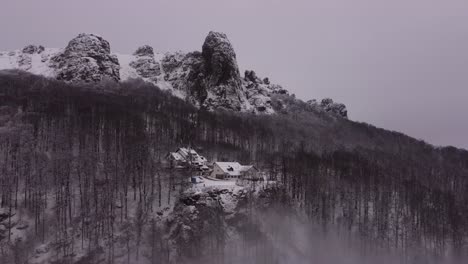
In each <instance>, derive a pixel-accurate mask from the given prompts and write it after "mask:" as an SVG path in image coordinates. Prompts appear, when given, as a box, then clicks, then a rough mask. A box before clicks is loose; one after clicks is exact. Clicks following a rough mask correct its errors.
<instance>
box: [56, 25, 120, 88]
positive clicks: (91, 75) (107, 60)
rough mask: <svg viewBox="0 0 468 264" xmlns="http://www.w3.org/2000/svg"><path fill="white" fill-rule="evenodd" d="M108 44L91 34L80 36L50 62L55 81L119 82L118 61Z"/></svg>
mask: <svg viewBox="0 0 468 264" xmlns="http://www.w3.org/2000/svg"><path fill="white" fill-rule="evenodd" d="M110 51H111V50H110V45H109V42H107V41H106V40H104V39H103V38H102V37H100V36H97V35H93V34H80V35H78V37H76V38H74V39H72V40H71V41H70V42H69V43H68V46H67V47H66V48H65V50H64V51H63V52H61V53H59V54H57V55H56V56H54V57H53V58H52V59H51V61H52V67H54V68H56V69H57V79H58V80H63V81H67V82H99V81H101V80H103V79H105V78H108V79H111V80H114V81H119V80H120V74H119V69H120V66H119V61H118V59H117V57H116V56H115V55H112V54H111V52H110Z"/></svg>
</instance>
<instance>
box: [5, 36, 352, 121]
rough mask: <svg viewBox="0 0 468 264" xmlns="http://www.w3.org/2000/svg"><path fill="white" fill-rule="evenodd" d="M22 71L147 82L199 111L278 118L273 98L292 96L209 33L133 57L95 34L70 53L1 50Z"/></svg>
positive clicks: (325, 106)
mask: <svg viewBox="0 0 468 264" xmlns="http://www.w3.org/2000/svg"><path fill="white" fill-rule="evenodd" d="M2 69H20V70H23V71H28V72H31V73H33V74H37V75H43V76H45V77H49V78H55V79H58V80H63V81H66V82H100V81H102V80H113V81H125V80H129V79H137V78H140V79H143V80H144V81H146V82H150V83H153V84H155V85H157V86H158V87H159V88H161V89H166V90H169V91H171V92H172V93H173V94H174V95H175V96H178V97H180V98H182V99H185V100H188V101H189V102H191V103H192V104H194V105H195V106H197V107H201V108H205V109H208V110H214V109H218V108H223V109H229V110H234V111H242V112H249V113H261V114H273V113H275V110H274V107H273V106H272V97H273V96H274V95H276V94H277V95H284V96H286V97H287V96H288V95H289V92H288V91H287V90H286V89H284V88H283V87H282V86H280V85H277V84H273V83H271V81H270V79H269V78H263V79H262V78H261V77H260V76H257V74H256V73H255V71H245V73H244V76H243V77H241V75H240V73H239V67H238V65H237V59H236V53H235V51H234V48H233V46H232V44H231V42H230V41H229V39H228V38H227V36H226V35H225V34H223V33H219V32H209V34H208V36H207V37H206V39H205V41H204V43H203V45H202V49H201V51H194V52H172V53H166V54H161V53H156V52H154V50H153V48H152V47H151V46H148V45H144V46H141V47H139V48H138V49H137V50H136V51H135V52H134V53H133V54H118V53H114V54H113V53H111V48H110V44H109V42H108V41H106V40H105V39H103V38H102V37H100V36H97V35H94V34H80V35H78V36H77V37H76V38H74V39H72V40H71V41H70V42H69V44H68V46H67V47H66V48H65V49H50V48H44V47H43V46H41V45H28V46H26V47H24V48H23V49H22V50H15V51H10V52H0V70H2ZM309 104H310V105H311V106H313V107H314V108H317V109H319V110H321V111H322V110H323V111H326V112H329V113H331V114H333V115H337V116H341V117H345V118H346V117H347V110H346V106H345V105H343V104H339V103H334V102H333V100H331V99H329V100H328V99H325V100H324V101H322V102H321V103H318V102H316V101H315V102H309Z"/></svg>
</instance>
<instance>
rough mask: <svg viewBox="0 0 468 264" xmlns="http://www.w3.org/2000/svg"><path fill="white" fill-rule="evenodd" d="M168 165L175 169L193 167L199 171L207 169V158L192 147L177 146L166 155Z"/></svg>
mask: <svg viewBox="0 0 468 264" xmlns="http://www.w3.org/2000/svg"><path fill="white" fill-rule="evenodd" d="M167 159H168V160H169V163H170V167H171V168H175V169H184V168H194V169H198V170H201V171H207V170H209V168H208V166H206V163H207V159H206V158H205V157H203V156H201V155H199V154H198V153H197V152H196V151H195V150H194V149H192V148H179V149H177V150H176V151H175V152H170V153H169V154H168V155H167Z"/></svg>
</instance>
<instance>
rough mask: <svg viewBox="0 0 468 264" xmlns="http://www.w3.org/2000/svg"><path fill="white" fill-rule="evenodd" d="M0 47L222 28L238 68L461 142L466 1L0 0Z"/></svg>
mask: <svg viewBox="0 0 468 264" xmlns="http://www.w3.org/2000/svg"><path fill="white" fill-rule="evenodd" d="M1 2H2V3H1V5H0V6H1V10H0V25H1V26H0V36H1V37H0V40H1V41H0V50H11V49H18V48H21V47H23V46H24V45H26V44H29V43H36V44H42V45H44V46H47V47H64V46H65V45H66V44H67V42H68V41H69V40H70V39H71V38H73V37H74V36H75V35H77V34H78V33H81V32H86V33H97V34H100V35H102V36H103V37H104V38H105V39H107V40H108V41H109V42H110V43H111V48H112V51H113V52H122V53H130V52H133V51H134V50H135V49H136V47H138V46H139V45H142V44H150V45H151V46H153V47H154V49H155V50H156V51H159V52H166V51H175V50H185V51H192V50H201V45H202V43H203V40H204V38H205V36H206V34H207V33H208V32H209V31H210V30H216V31H222V32H225V33H226V34H227V35H228V37H229V39H230V40H231V42H232V43H233V45H234V48H235V50H236V53H237V58H238V63H239V66H240V67H241V70H242V71H243V70H245V69H253V70H255V71H256V72H257V75H259V76H261V77H266V76H268V77H270V79H271V80H272V81H273V82H275V83H279V84H282V85H283V86H284V87H285V88H287V89H288V90H290V91H291V92H292V93H295V94H296V95H297V96H298V97H300V98H302V99H305V100H306V99H311V98H318V99H321V98H323V97H331V98H333V99H335V101H339V102H343V103H345V104H346V105H347V106H348V111H349V114H350V118H351V119H353V120H357V121H364V122H367V123H371V124H374V125H376V126H379V127H383V128H386V129H390V130H396V131H401V132H404V133H406V134H408V135H410V136H413V137H416V138H420V139H424V140H426V141H428V142H429V143H432V144H435V145H454V146H458V147H463V148H466V149H468V116H467V112H468V1H466V0H438V1H434V0H385V1H382V0H304V1H303V0H288V1H285V0H283V1H279V0H276V1H275V0H270V1H267V0H230V1H224V0H145V1H143V0H132V1H129V0H128V1H123V0H80V1H68V0H40V1H37V0H29V1H26V0H23V1H19V0H1Z"/></svg>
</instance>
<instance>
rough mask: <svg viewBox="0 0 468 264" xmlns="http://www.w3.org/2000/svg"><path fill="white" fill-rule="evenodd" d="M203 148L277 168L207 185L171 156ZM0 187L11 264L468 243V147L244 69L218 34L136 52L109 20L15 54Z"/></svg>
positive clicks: (462, 246)
mask: <svg viewBox="0 0 468 264" xmlns="http://www.w3.org/2000/svg"><path fill="white" fill-rule="evenodd" d="M185 146H188V147H190V148H193V149H196V150H197V151H198V152H199V153H201V154H202V155H203V156H204V157H206V158H207V160H208V161H210V163H213V162H215V161H236V162H240V163H241V164H250V165H253V166H254V167H255V168H257V169H258V170H259V171H260V172H261V174H262V175H263V176H262V177H264V179H266V180H264V181H261V182H256V181H252V183H249V184H247V185H245V186H241V185H237V184H231V185H228V186H225V185H223V184H222V183H220V184H215V185H211V186H210V185H209V184H208V183H203V185H202V184H197V183H191V182H190V177H191V176H192V175H193V174H194V173H195V171H194V170H193V169H192V168H184V169H180V170H176V169H174V168H171V167H170V166H168V153H170V152H172V151H175V150H176V149H178V148H180V147H185ZM205 185H207V186H205ZM0 194H1V197H0V199H1V200H0V249H1V250H0V263H36V264H39V263H82V264H84V263H161V261H162V263H224V262H225V263H239V262H241V263H310V261H311V260H317V261H319V262H320V263H376V262H379V263H415V264H416V263H465V262H464V261H466V258H467V256H468V222H467V221H466V220H465V219H467V218H468V195H467V194H468V151H466V150H462V149H457V148H454V147H434V146H432V145H430V144H427V143H425V142H423V141H420V140H416V139H414V138H411V137H409V136H406V135H404V134H402V133H399V132H394V131H387V130H384V129H380V128H377V127H374V126H372V125H369V124H365V123H359V122H355V121H352V120H350V119H348V110H347V109H346V106H345V105H344V104H341V103H336V102H333V100H332V99H329V98H326V99H323V100H321V101H317V100H308V101H304V100H301V99H298V98H296V97H295V96H294V95H292V94H290V93H289V92H288V91H287V90H286V89H285V88H283V87H282V86H280V85H276V84H272V83H271V82H270V79H269V78H260V77H258V76H257V75H256V73H255V72H254V71H246V72H245V73H244V75H243V76H241V74H240V72H239V69H238V66H237V61H236V53H235V51H234V48H233V45H232V44H231V42H230V41H229V40H228V38H227V36H226V35H225V34H222V33H217V32H210V33H209V34H208V36H207V37H206V39H205V41H204V43H203V45H202V47H201V51H194V52H189V53H184V52H176V53H165V54H162V53H157V52H155V51H154V50H153V48H152V47H150V46H148V45H145V46H142V47H139V48H137V50H136V51H135V52H134V53H133V54H131V55H124V54H118V53H113V52H111V47H110V44H109V42H107V41H106V40H105V39H104V38H102V37H100V36H97V35H93V34H80V35H78V36H77V37H76V38H74V39H72V40H71V41H70V42H69V44H68V45H67V47H65V48H63V49H52V48H44V47H42V46H38V45H28V46H26V47H25V48H23V49H22V50H16V51H12V52H0ZM328 248H333V249H334V250H335V251H336V252H340V253H339V254H338V253H337V254H325V252H327V250H329V249H328ZM158 261H159V262H158Z"/></svg>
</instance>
